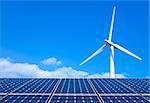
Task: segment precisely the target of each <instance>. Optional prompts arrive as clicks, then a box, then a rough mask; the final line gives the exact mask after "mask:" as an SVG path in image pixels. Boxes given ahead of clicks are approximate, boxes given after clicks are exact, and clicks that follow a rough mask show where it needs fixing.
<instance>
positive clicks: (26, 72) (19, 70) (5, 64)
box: [0, 58, 125, 78]
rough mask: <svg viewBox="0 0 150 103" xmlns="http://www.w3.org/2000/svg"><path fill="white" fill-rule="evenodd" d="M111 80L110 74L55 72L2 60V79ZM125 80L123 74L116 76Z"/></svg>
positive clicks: (74, 71)
mask: <svg viewBox="0 0 150 103" xmlns="http://www.w3.org/2000/svg"><path fill="white" fill-rule="evenodd" d="M74 77H75V78H83V77H87V78H109V73H102V74H91V75H90V74H89V73H88V72H85V71H80V70H76V69H74V68H72V67H65V66H64V67H60V68H57V69H56V70H54V71H48V70H43V69H41V68H39V66H38V65H36V64H29V63H13V62H11V61H10V60H9V59H6V58H0V78H74ZM116 77H118V78H124V77H125V76H124V75H123V74H116Z"/></svg>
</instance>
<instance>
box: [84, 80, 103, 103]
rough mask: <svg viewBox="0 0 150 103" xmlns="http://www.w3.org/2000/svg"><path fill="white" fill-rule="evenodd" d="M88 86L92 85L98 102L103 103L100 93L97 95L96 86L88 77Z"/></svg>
mask: <svg viewBox="0 0 150 103" xmlns="http://www.w3.org/2000/svg"><path fill="white" fill-rule="evenodd" d="M87 80H88V82H89V84H90V86H91V87H92V89H93V91H94V92H95V94H96V95H97V98H98V100H99V102H100V103H104V100H103V99H102V97H101V96H100V95H98V91H97V90H96V88H95V87H94V85H93V83H92V82H91V80H90V79H87Z"/></svg>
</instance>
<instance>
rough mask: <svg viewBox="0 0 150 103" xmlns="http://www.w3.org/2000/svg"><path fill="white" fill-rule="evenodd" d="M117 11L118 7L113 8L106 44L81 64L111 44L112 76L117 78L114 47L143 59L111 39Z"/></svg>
mask: <svg viewBox="0 0 150 103" xmlns="http://www.w3.org/2000/svg"><path fill="white" fill-rule="evenodd" d="M115 11H116V7H114V8H113V14H112V20H111V25H110V31H109V37H108V39H105V44H104V45H103V46H102V47H100V48H99V49H98V50H97V51H96V52H95V53H93V54H92V55H91V56H90V57H88V58H87V59H86V60H85V61H83V62H82V63H81V64H80V66H81V65H83V64H84V63H86V62H87V61H89V60H90V59H92V58H93V57H95V56H96V55H98V54H99V53H101V52H102V51H103V50H104V49H105V48H106V46H109V47H110V78H115V66H114V49H118V50H121V51H123V52H125V53H127V54H129V55H130V56H133V57H135V58H137V59H139V60H142V59H141V58H140V57H138V56H136V55H135V54H133V53H132V52H130V51H129V50H127V49H125V48H123V47H122V46H120V45H118V44H115V43H113V42H112V41H111V40H112V32H113V25H114V18H115Z"/></svg>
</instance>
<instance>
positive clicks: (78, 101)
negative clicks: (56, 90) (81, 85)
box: [51, 96, 99, 103]
mask: <svg viewBox="0 0 150 103" xmlns="http://www.w3.org/2000/svg"><path fill="white" fill-rule="evenodd" d="M60 102H61V103H99V101H98V98H97V97H96V96H53V98H52V100H51V103H60Z"/></svg>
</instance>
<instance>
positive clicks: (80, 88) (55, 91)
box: [0, 78, 150, 103]
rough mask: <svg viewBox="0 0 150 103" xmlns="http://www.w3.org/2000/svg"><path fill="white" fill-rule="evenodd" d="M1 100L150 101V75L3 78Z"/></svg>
mask: <svg viewBox="0 0 150 103" xmlns="http://www.w3.org/2000/svg"><path fill="white" fill-rule="evenodd" d="M0 103H150V79H82V78H80V79H79V78H78V79H77V78H72V79H67V78H63V79H35V78H34V79H5V78H1V79H0Z"/></svg>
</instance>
